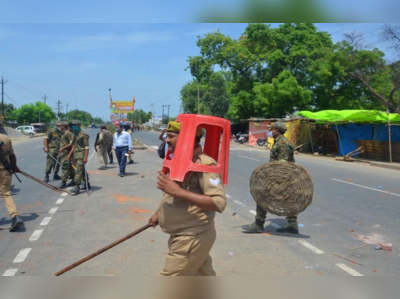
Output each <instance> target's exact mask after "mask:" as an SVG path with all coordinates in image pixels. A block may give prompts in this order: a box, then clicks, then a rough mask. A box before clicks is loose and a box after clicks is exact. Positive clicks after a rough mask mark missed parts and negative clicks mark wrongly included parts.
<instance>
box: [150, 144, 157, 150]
mask: <svg viewBox="0 0 400 299" xmlns="http://www.w3.org/2000/svg"><path fill="white" fill-rule="evenodd" d="M150 147H151V148H152V149H154V150H158V148H159V146H155V145H152V146H150Z"/></svg>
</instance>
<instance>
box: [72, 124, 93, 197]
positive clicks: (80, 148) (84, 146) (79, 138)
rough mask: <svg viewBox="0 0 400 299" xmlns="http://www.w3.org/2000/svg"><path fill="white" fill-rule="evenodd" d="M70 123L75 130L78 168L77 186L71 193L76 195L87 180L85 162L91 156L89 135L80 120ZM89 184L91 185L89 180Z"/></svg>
mask: <svg viewBox="0 0 400 299" xmlns="http://www.w3.org/2000/svg"><path fill="white" fill-rule="evenodd" d="M70 125H71V127H72V131H73V132H74V142H73V153H74V164H75V168H76V169H75V178H74V181H75V188H74V189H72V190H71V193H73V194H75V195H76V194H79V191H80V185H81V183H82V181H84V182H85V181H86V178H85V164H86V163H87V162H88V156H89V135H88V134H86V133H85V132H84V131H82V129H81V122H80V121H79V120H74V121H73V122H72V123H71V124H70ZM88 185H89V187H90V184H89V182H88ZM85 188H86V184H85ZM87 191H88V190H87Z"/></svg>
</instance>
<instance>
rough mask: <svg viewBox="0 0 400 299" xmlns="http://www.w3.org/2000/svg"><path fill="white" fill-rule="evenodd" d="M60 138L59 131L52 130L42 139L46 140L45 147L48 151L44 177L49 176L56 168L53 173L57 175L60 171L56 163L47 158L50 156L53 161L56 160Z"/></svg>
mask: <svg viewBox="0 0 400 299" xmlns="http://www.w3.org/2000/svg"><path fill="white" fill-rule="evenodd" d="M61 136H62V132H61V130H56V129H52V130H49V131H48V132H47V135H46V137H44V139H47V147H48V149H49V152H48V155H47V164H46V172H45V174H46V175H49V174H50V173H51V170H52V169H53V168H54V167H56V171H55V173H58V172H59V171H60V164H58V163H56V162H55V161H54V160H53V159H52V158H51V157H49V155H50V156H52V157H53V158H54V159H55V160H58V155H59V149H60V142H61ZM56 164H57V165H56Z"/></svg>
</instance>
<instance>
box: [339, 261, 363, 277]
mask: <svg viewBox="0 0 400 299" xmlns="http://www.w3.org/2000/svg"><path fill="white" fill-rule="evenodd" d="M336 266H338V267H339V268H340V269H342V270H343V271H345V272H347V273H349V274H350V275H352V276H364V275H362V274H360V273H358V272H357V271H356V270H353V269H351V268H350V267H349V266H347V265H345V264H336Z"/></svg>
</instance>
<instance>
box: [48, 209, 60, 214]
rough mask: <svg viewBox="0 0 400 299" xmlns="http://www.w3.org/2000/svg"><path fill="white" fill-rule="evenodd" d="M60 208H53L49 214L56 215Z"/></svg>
mask: <svg viewBox="0 0 400 299" xmlns="http://www.w3.org/2000/svg"><path fill="white" fill-rule="evenodd" d="M57 210H58V208H52V209H50V211H49V214H55V213H56V212H57Z"/></svg>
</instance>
